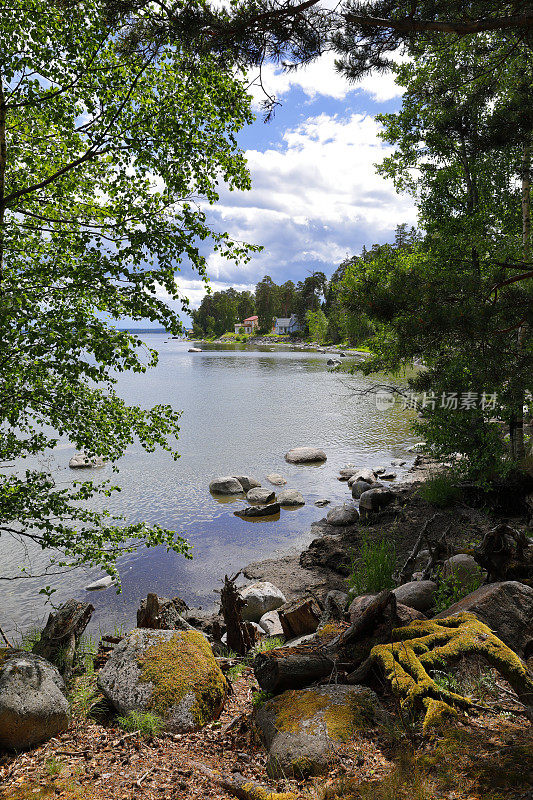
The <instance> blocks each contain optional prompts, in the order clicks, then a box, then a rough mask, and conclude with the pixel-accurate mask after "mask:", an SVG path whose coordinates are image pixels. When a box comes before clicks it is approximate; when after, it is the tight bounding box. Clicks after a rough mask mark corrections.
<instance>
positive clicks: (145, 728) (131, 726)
mask: <svg viewBox="0 0 533 800" xmlns="http://www.w3.org/2000/svg"><path fill="white" fill-rule="evenodd" d="M117 722H118V724H119V726H120V727H121V728H122V730H124V731H127V732H128V733H134V732H137V733H139V734H140V735H141V736H142V737H143V739H153V738H154V737H155V736H158V735H159V734H160V733H161V731H162V730H163V727H164V722H163V720H162V719H161V717H159V716H158V715H157V714H152V712H151V711H145V712H144V713H143V712H140V711H130V713H129V714H126V716H124V717H117Z"/></svg>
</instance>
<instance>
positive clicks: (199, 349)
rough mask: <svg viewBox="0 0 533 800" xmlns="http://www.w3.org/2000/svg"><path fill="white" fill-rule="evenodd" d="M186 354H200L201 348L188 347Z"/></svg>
mask: <svg viewBox="0 0 533 800" xmlns="http://www.w3.org/2000/svg"><path fill="white" fill-rule="evenodd" d="M188 352H189V353H201V352H202V348H201V347H189V350H188Z"/></svg>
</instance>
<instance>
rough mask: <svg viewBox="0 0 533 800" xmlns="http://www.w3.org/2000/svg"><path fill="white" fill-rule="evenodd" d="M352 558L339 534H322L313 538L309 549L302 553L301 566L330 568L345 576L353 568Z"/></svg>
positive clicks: (306, 567)
mask: <svg viewBox="0 0 533 800" xmlns="http://www.w3.org/2000/svg"><path fill="white" fill-rule="evenodd" d="M351 564H352V562H351V558H350V553H349V552H348V550H347V548H346V547H344V546H343V544H342V542H340V541H339V537H338V536H320V537H319V538H318V539H313V541H312V542H311V544H310V545H309V547H308V548H307V550H304V551H303V553H301V554H300V566H301V567H304V569H311V570H312V569H316V568H317V567H318V568H319V569H324V568H325V569H330V570H332V571H333V572H337V573H338V574H339V575H342V576H343V577H347V576H348V575H349V574H350V570H351Z"/></svg>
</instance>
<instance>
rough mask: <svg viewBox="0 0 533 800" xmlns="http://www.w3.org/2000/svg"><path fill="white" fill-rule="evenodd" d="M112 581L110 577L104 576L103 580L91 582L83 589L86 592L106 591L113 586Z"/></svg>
mask: <svg viewBox="0 0 533 800" xmlns="http://www.w3.org/2000/svg"><path fill="white" fill-rule="evenodd" d="M114 582H115V581H114V580H113V578H112V577H111V575H104V577H103V578H99V580H97V581H93V582H92V583H89V584H88V585H87V586H86V587H85V591H86V592H97V591H98V590H99V589H108V588H109V587H110V586H113V584H114Z"/></svg>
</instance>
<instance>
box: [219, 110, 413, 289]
mask: <svg viewBox="0 0 533 800" xmlns="http://www.w3.org/2000/svg"><path fill="white" fill-rule="evenodd" d="M379 131H380V126H379V124H378V123H377V122H376V120H375V119H374V118H373V117H372V116H369V115H362V114H351V115H350V116H348V117H346V118H340V117H337V116H329V115H327V114H320V115H318V116H315V117H310V118H308V119H307V120H305V122H303V123H302V124H300V125H298V126H297V127H295V128H293V129H290V130H287V131H286V132H285V133H284V134H283V138H282V142H281V145H280V148H279V149H274V148H271V149H267V150H265V151H260V150H249V151H247V153H246V157H247V159H248V165H249V168H250V171H251V175H252V190H251V191H250V192H247V193H243V194H240V193H236V192H228V191H223V192H222V193H221V198H220V202H219V204H217V206H215V207H214V208H213V209H210V210H209V211H208V213H209V215H210V217H211V218H212V219H213V220H214V221H215V222H216V225H217V227H219V228H221V229H224V230H226V231H228V232H229V233H230V234H231V235H232V236H233V237H234V238H236V239H239V240H241V241H248V242H253V243H255V244H261V245H263V246H264V250H263V252H262V253H259V254H257V255H255V256H254V257H253V258H252V260H251V262H250V263H249V264H248V265H244V266H241V267H239V268H237V267H236V266H235V265H234V264H233V263H231V262H228V261H226V260H225V259H224V258H223V257H221V256H220V255H215V256H212V257H211V258H210V259H209V262H208V264H209V274H210V275H211V276H212V277H214V278H216V279H217V280H219V281H225V282H231V281H237V282H238V283H245V282H249V283H251V282H255V281H257V280H258V279H259V278H261V277H262V276H263V275H264V274H270V275H271V276H272V277H273V278H274V279H277V280H287V278H291V279H293V280H301V279H302V278H303V277H305V274H306V269H322V270H324V271H325V272H326V273H329V274H330V273H331V272H332V271H333V270H334V269H335V268H336V266H338V264H339V263H340V261H342V259H343V258H344V257H345V256H346V255H347V254H354V253H357V252H360V250H361V247H362V245H363V244H365V245H366V246H370V245H372V244H373V243H374V242H384V241H390V239H391V237H392V235H393V232H394V228H395V227H396V225H397V224H399V223H402V222H406V223H408V224H409V225H415V224H416V210H415V206H414V203H413V201H412V199H411V198H410V197H408V196H406V195H398V194H397V193H396V191H395V190H394V187H393V185H392V182H391V181H387V180H385V179H384V178H382V177H380V176H379V175H377V174H376V170H375V167H374V164H375V163H376V162H380V161H381V160H382V159H383V158H384V157H385V156H386V155H388V154H389V153H390V152H391V148H389V147H388V146H387V145H385V143H384V142H383V141H382V140H381V139H380V138H379V135H378V134H379Z"/></svg>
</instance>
